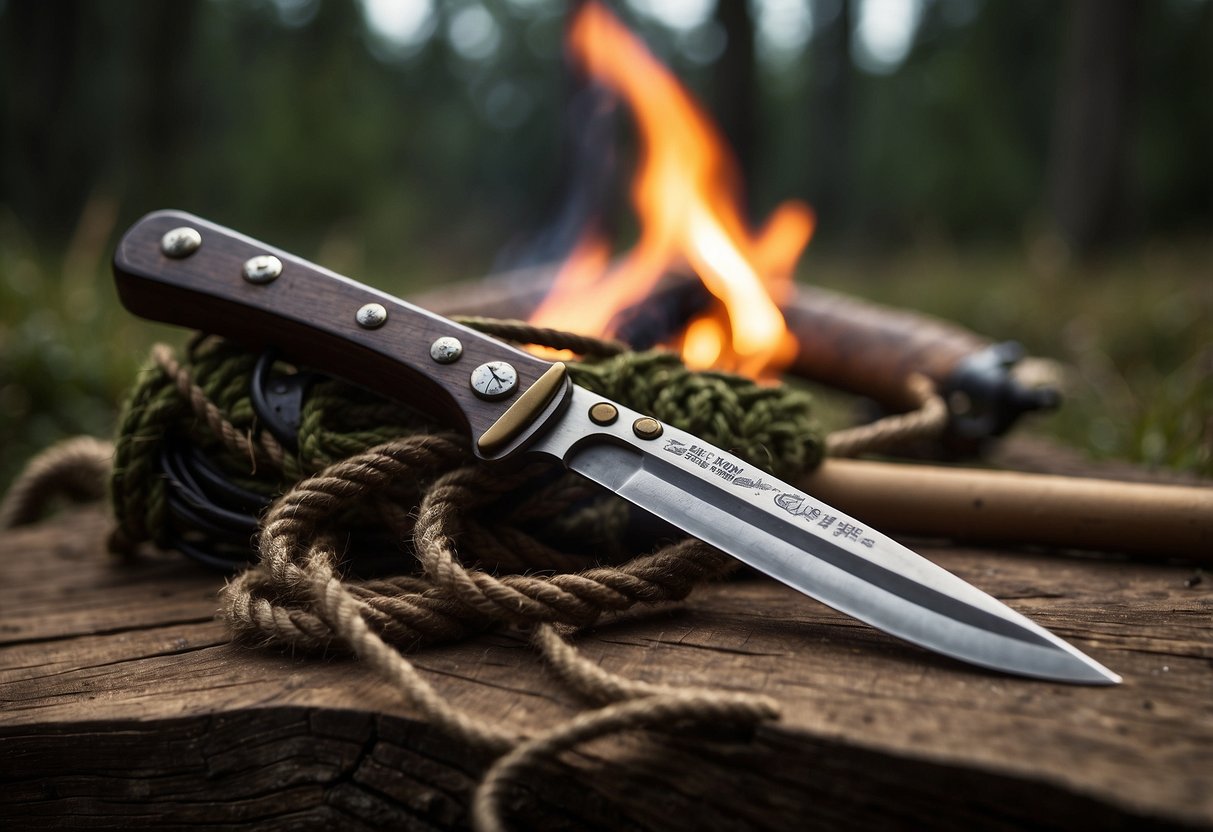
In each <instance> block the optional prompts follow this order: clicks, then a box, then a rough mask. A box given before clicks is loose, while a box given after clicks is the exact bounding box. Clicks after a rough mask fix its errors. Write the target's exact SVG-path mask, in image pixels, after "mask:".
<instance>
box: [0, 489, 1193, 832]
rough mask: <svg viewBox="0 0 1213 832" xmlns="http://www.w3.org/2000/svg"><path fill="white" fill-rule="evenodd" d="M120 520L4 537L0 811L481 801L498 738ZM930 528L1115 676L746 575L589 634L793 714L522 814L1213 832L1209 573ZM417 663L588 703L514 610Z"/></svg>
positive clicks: (517, 801) (630, 756) (441, 681)
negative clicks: (231, 635)
mask: <svg viewBox="0 0 1213 832" xmlns="http://www.w3.org/2000/svg"><path fill="white" fill-rule="evenodd" d="M106 526H107V521H106V520H105V518H104V517H103V516H102V514H101V513H100V512H99V511H96V510H84V511H79V510H78V511H76V512H74V513H70V514H67V515H65V516H62V517H61V518H59V519H57V520H55V521H54V522H50V523H46V524H43V525H41V526H36V527H31V528H28V529H25V530H20V531H12V532H6V533H3V535H0V547H3V551H4V552H5V557H4V558H3V559H2V560H0V703H2V705H0V828H13V829H27V828H46V827H51V826H54V827H59V828H63V827H68V828H87V827H97V826H122V827H149V826H158V827H166V826H167V827H171V828H195V827H202V826H208V827H214V826H216V825H236V824H241V825H247V824H249V823H256V824H257V825H258V827H259V828H269V829H286V828H291V829H297V828H332V827H336V828H371V827H375V828H380V827H385V826H389V825H392V826H403V827H405V828H416V829H460V828H464V827H465V826H466V824H467V814H466V806H467V800H468V796H469V792H470V789H471V788H472V786H473V784H474V783H475V781H476V779H477V778H478V777H479V776H480V774H481V773H482V772H483V770H484V768H485V766H486V765H487V764H488V762H489V761H488V760H487V759H485V758H484V756H483V755H481V754H478V753H475V752H473V751H471V750H469V749H467V748H463V747H460V746H458V745H455V744H453V743H452V742H451V741H449V740H448V739H447V738H445V737H444V736H442V735H441V734H440V733H438V732H437V731H436V730H435V729H434V728H433V727H431V726H429V725H427V724H425V722H424V720H422V719H421V718H420V717H419V716H418V714H417V713H416V712H414V711H412V710H411V709H410V708H409V707H408V706H407V705H405V704H404V703H403V702H402V700H401V698H400V696H399V694H398V692H397V691H394V690H393V689H392V688H391V687H390V686H389V685H388V684H386V683H384V682H382V681H380V680H379V679H378V678H376V677H374V676H373V675H372V674H370V673H369V672H368V671H367V669H366V668H365V667H363V666H362V665H360V664H359V663H358V662H356V661H351V660H346V659H341V658H331V659H329V660H316V659H305V658H297V657H292V656H289V655H285V654H282V653H279V652H274V651H268V650H258V649H251V648H248V647H242V646H234V645H232V644H230V643H228V637H227V634H226V633H225V631H224V628H223V626H222V625H221V624H220V623H219V622H217V621H215V620H214V619H213V611H214V609H215V606H216V601H215V593H216V591H217V590H218V588H219V586H220V585H221V583H222V578H220V577H217V576H216V575H215V574H214V573H210V572H206V571H203V570H201V569H199V568H198V567H196V566H195V565H193V564H191V563H190V562H188V561H185V560H184V559H182V558H180V557H179V556H176V555H174V554H172V553H148V554H147V555H146V556H145V557H143V558H141V559H140V560H138V561H136V562H134V563H123V562H119V561H117V560H114V559H112V558H110V557H109V556H108V555H106V554H105V553H104V552H103V551H102V546H103V544H102V540H103V537H104V533H105V529H106ZM917 548H919V549H920V550H921V551H923V552H924V553H925V554H927V556H929V557H931V558H933V559H934V560H936V561H937V562H939V563H940V564H941V565H943V566H945V567H946V568H948V569H950V570H952V571H954V572H956V573H957V574H958V575H960V577H962V578H964V579H966V580H968V581H971V582H972V583H974V584H975V585H977V586H979V587H981V588H983V589H985V590H987V591H990V592H991V593H993V594H994V595H995V596H997V597H999V598H1000V599H1002V600H1004V601H1006V602H1007V603H1009V604H1010V605H1011V606H1013V607H1015V608H1017V609H1018V610H1020V611H1022V612H1024V613H1026V614H1028V615H1030V616H1032V617H1033V618H1034V619H1036V620H1037V621H1039V622H1040V623H1041V624H1043V625H1044V626H1047V627H1049V628H1050V629H1052V630H1054V631H1055V632H1057V633H1058V634H1059V635H1061V636H1062V637H1064V638H1066V639H1067V640H1070V641H1072V642H1073V643H1074V644H1075V645H1076V646H1077V647H1078V648H1079V649H1082V650H1083V651H1085V652H1088V653H1089V654H1091V655H1092V656H1093V657H1095V658H1096V659H1098V660H1099V661H1101V662H1103V663H1105V664H1106V665H1108V666H1109V667H1111V668H1113V669H1114V670H1116V671H1117V672H1118V673H1121V674H1122V675H1123V676H1124V678H1125V683H1124V684H1123V685H1121V686H1118V687H1111V688H1078V687H1068V686H1063V685H1055V684H1050V683H1043V682H1034V681H1030V680H1024V679H1017V678H1011V677H1006V676H1001V675H997V674H993V673H986V672H982V671H979V670H975V669H973V668H971V667H968V666H966V665H961V664H958V663H955V662H952V661H949V660H946V659H943V658H940V657H938V656H934V655H931V654H928V653H926V652H924V651H922V650H919V649H917V648H914V647H911V646H908V645H905V644H902V643H901V642H898V641H896V640H894V639H892V638H890V637H888V636H886V635H884V634H882V633H880V632H877V631H875V630H873V629H871V628H869V627H866V626H864V625H861V624H858V623H856V622H855V621H853V620H851V619H848V618H846V617H845V616H842V615H840V614H837V613H834V612H833V611H831V610H829V609H827V608H825V607H822V606H820V605H818V604H816V603H814V602H812V601H810V600H808V599H806V598H804V597H803V596H800V595H799V594H797V593H795V592H792V591H790V590H787V589H785V588H783V587H780V586H778V585H777V584H775V583H774V582H771V581H768V580H765V579H761V578H753V577H744V578H742V579H740V580H736V581H731V582H728V583H722V584H716V585H711V586H706V587H703V588H701V589H700V590H697V591H696V592H695V593H694V594H692V596H691V598H690V599H689V600H688V601H687V602H685V603H684V604H683V605H680V606H679V607H677V608H675V609H664V610H661V611H654V612H649V613H647V614H636V615H628V616H624V617H621V618H619V619H616V620H612V621H608V622H605V623H604V624H602V625H601V626H599V627H596V628H595V629H594V630H592V631H590V632H588V633H586V634H584V635H583V636H581V637H580V638H579V639H578V643H579V645H580V646H581V647H582V649H583V650H584V651H585V652H586V653H587V654H588V655H589V656H590V657H591V658H593V659H594V660H596V661H598V662H600V663H601V664H602V666H604V667H605V668H608V669H610V670H614V671H619V672H623V673H625V674H629V675H631V676H633V677H637V678H641V679H645V680H648V681H652V682H664V683H670V684H696V685H704V686H710V687H720V688H727V689H730V690H740V691H757V692H762V693H765V694H768V695H770V696H773V697H775V698H776V699H777V700H778V701H780V702H781V703H782V705H783V708H784V715H783V718H782V720H781V721H780V722H778V723H776V724H774V725H772V726H770V727H767V728H763V729H761V730H759V731H758V732H757V733H756V734H755V735H754V736H753V737H750V738H746V737H738V736H730V735H727V734H724V735H711V734H709V735H703V734H700V735H694V736H680V737H678V738H677V739H659V738H654V737H649V736H634V737H628V738H626V739H623V740H619V741H608V742H599V743H596V744H594V745H591V746H589V747H588V748H586V749H583V750H580V751H579V752H577V753H574V754H566V755H565V756H564V757H563V758H562V759H563V763H564V765H562V766H560V767H551V768H545V769H543V770H541V771H539V772H536V773H535V775H534V777H533V779H532V780H531V781H530V783H529V785H528V786H527V787H525V788H522V789H521V790H519V791H518V792H517V794H516V795H515V797H514V798H513V799H512V801H511V805H510V807H509V808H510V812H511V815H510V822H511V823H512V824H513V827H514V828H520V829H521V828H536V829H567V828H603V829H605V828H632V829H790V828H803V827H806V826H814V825H817V826H822V827H825V828H839V829H867V828H881V829H885V828H893V829H897V828H905V829H910V828H915V829H922V828H931V829H956V830H961V829H963V830H969V829H973V828H983V829H987V828H988V829H1020V828H1033V829H1036V828H1045V829H1048V828H1056V829H1062V828H1065V829H1073V828H1101V829H1142V828H1196V829H1213V706H1211V704H1210V703H1213V616H1211V615H1210V613H1211V612H1213V582H1211V581H1209V580H1208V579H1207V578H1205V577H1203V576H1202V575H1201V573H1200V572H1199V571H1194V570H1193V569H1192V568H1191V567H1183V566H1173V565H1164V564H1158V563H1141V562H1132V561H1127V562H1126V561H1104V560H1097V559H1090V558H1085V559H1067V558H1058V557H1049V556H1043V555H1039V554H1032V553H1023V552H1018V553H1011V552H1005V551H1000V550H992V549H987V550H976V549H970V548H954V547H947V546H941V545H928V546H922V545H919V546H917ZM415 660H416V663H417V664H418V665H419V666H420V667H421V668H422V669H423V670H425V671H426V672H427V676H428V677H429V678H430V679H431V680H432V682H433V683H434V684H435V685H436V686H437V687H438V689H439V691H440V692H441V693H442V695H443V696H445V697H446V698H448V699H449V700H450V701H451V702H453V703H455V704H457V705H458V706H460V707H464V708H468V709H471V710H473V711H476V712H479V713H483V714H487V713H492V714H498V715H500V720H501V721H502V722H503V723H509V724H513V725H516V726H518V727H519V728H521V729H526V730H532V731H533V730H538V729H540V728H542V727H545V726H548V725H550V724H552V723H554V722H555V721H556V720H560V719H563V718H566V717H568V716H569V715H571V714H573V713H575V712H576V711H577V710H578V709H579V708H580V707H581V703H579V702H578V701H577V700H576V699H575V698H573V697H572V696H571V695H570V693H569V692H568V691H566V690H565V689H563V688H562V687H561V686H560V685H559V684H558V683H556V682H555V681H554V680H553V679H552V678H551V677H550V676H548V675H546V674H545V672H544V669H543V667H542V666H541V662H539V661H538V659H536V658H535V656H534V655H533V654H532V653H531V652H530V651H529V650H528V649H526V647H525V642H524V640H523V638H522V637H521V636H520V635H518V634H512V633H508V632H506V633H496V634H491V635H487V636H483V637H480V638H477V639H475V640H473V641H470V642H467V643H463V644H456V645H451V646H447V647H441V648H434V649H427V650H426V651H424V652H423V653H421V654H419V655H417V656H416V657H415Z"/></svg>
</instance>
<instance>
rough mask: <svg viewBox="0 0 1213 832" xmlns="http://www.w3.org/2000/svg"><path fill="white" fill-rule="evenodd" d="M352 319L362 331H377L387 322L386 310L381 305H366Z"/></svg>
mask: <svg viewBox="0 0 1213 832" xmlns="http://www.w3.org/2000/svg"><path fill="white" fill-rule="evenodd" d="M354 319H355V320H356V321H358V326H360V327H362V328H363V329H378V328H379V327H381V326H383V324H384V322H385V321H387V310H386V309H384V308H383V304H381V303H368V304H366V305H365V306H363V307H362V308H361V309H359V310H358V312H357V314H355V315H354Z"/></svg>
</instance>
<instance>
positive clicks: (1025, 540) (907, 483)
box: [799, 459, 1213, 563]
mask: <svg viewBox="0 0 1213 832" xmlns="http://www.w3.org/2000/svg"><path fill="white" fill-rule="evenodd" d="M799 484H800V486H801V487H802V488H804V489H805V490H806V491H807V492H808V493H810V494H812V495H813V496H815V497H819V498H821V499H822V500H825V501H826V502H828V503H830V504H832V505H835V506H837V507H838V508H840V509H842V510H843V511H846V512H848V513H851V514H854V515H855V516H856V517H858V518H859V519H860V520H864V521H866V522H868V523H871V524H872V525H873V526H877V527H879V528H881V529H883V530H885V531H889V532H900V533H903V534H912V535H924V536H929V537H941V538H948V539H952V540H967V541H973V542H987V543H994V542H998V543H1018V544H1025V545H1042V546H1054V547H1060V548H1072V549H1084V550H1090V551H1112V552H1132V553H1136V554H1141V555H1150V556H1154V557H1159V558H1165V557H1179V558H1187V559H1191V560H1194V561H1197V562H1203V563H1210V562H1213V487H1200V486H1186V485H1156V484H1147V483H1130V482H1120V481H1115V480H1104V479H1088V478H1081V477H1062V476H1055V475H1044V474H1024V473H1018V472H1011V471H987V470H981V469H972V468H945V467H940V466H931V465H905V464H889V463H883V462H868V461H863V460H846V459H828V460H826V462H825V463H824V464H823V465H822V466H821V468H819V469H818V470H817V471H815V472H813V473H812V474H810V475H808V476H807V477H805V478H804V479H803V480H801V482H800V483H799Z"/></svg>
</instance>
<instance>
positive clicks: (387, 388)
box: [114, 211, 552, 437]
mask: <svg viewBox="0 0 1213 832" xmlns="http://www.w3.org/2000/svg"><path fill="white" fill-rule="evenodd" d="M178 229H193V230H194V231H195V232H197V235H198V237H200V239H201V243H200V244H199V245H197V247H196V249H195V250H192V251H186V250H188V249H190V248H191V247H192V246H190V245H188V244H187V245H184V246H182V247H180V248H179V249H177V250H174V249H173V247H172V246H171V245H166V244H165V242H164V241H165V235H166V234H169V233H170V232H173V231H175V230H178ZM177 236H178V239H180V237H181V233H180V232H178V235H177ZM186 236H187V237H192V235H188V234H187V235H186ZM166 249H167V250H168V251H170V252H173V253H174V254H175V255H176V256H170V254H167V253H166ZM267 255H268V256H270V257H275V258H277V259H278V261H279V262H280V263H281V272H280V274H278V276H277V277H274V278H272V279H269V280H265V279H264V277H261V278H260V279H261V281H262V282H255V280H250V279H249V278H247V277H246V276H245V269H246V264H248V263H249V261H250V260H252V259H253V258H257V257H263V256H267ZM262 262H263V264H264V261H262ZM270 265H271V266H272V261H271V263H270ZM254 271H255V270H254ZM271 271H272V269H271ZM114 278H115V281H116V283H117V287H118V295H119V297H120V298H121V300H122V303H123V305H125V306H126V308H127V309H129V310H130V311H131V312H134V313H135V314H136V315H140V316H142V317H145V318H149V319H152V320H156V321H162V322H164V323H170V324H177V325H180V326H186V327H192V328H194V329H199V330H202V331H204V332H210V333H214V334H216V335H222V336H223V337H225V338H230V339H232V340H235V341H238V342H240V343H243V344H245V345H246V346H249V347H251V348H254V349H258V348H264V347H270V346H272V347H275V348H277V349H279V350H281V351H282V353H283V355H284V357H285V358H287V359H289V360H290V361H292V362H296V363H299V364H303V365H306V366H309V367H312V368H315V369H317V370H321V371H323V372H326V373H329V374H331V375H334V376H338V377H341V378H344V379H347V380H349V381H352V382H354V383H356V384H359V385H361V386H363V387H366V388H368V389H370V390H373V391H375V392H377V393H380V394H382V395H384V396H387V397H389V398H393V399H396V400H398V401H401V402H405V403H407V404H409V405H412V406H416V407H418V408H420V409H422V410H425V411H427V412H430V413H432V414H434V415H436V416H438V417H440V418H443V419H444V420H446V421H448V422H449V423H450V424H451V425H452V427H458V426H460V425H463V426H466V427H467V428H468V429H470V431H471V434H472V435H473V436H475V437H481V436H483V435H484V434H485V432H486V431H488V430H489V428H490V427H491V426H493V425H494V424H495V423H497V421H498V419H499V418H500V417H501V416H502V414H503V413H504V412H505V411H506V410H507V409H508V408H509V407H510V405H511V404H513V403H514V402H515V401H517V400H518V399H519V398H520V396H521V393H522V392H523V391H526V390H528V389H529V388H530V387H531V386H532V385H533V384H534V382H535V381H536V380H538V379H539V378H540V377H541V376H543V375H544V373H545V372H546V371H547V370H549V368H551V367H552V365H551V364H549V363H548V362H546V361H542V360H540V359H538V358H536V357H534V356H532V355H528V354H527V353H524V352H521V351H519V350H517V349H514V348H513V347H511V346H509V345H507V344H503V343H502V342H500V341H497V340H494V339H492V338H489V337H487V336H485V335H482V334H481V333H479V332H476V331H475V330H472V329H468V328H467V327H464V326H460V325H459V324H456V323H454V322H453V321H449V320H447V319H445V318H442V317H440V316H438V315H435V314H433V313H432V312H427V311H425V310H423V309H420V308H418V307H416V306H413V305H411V304H408V303H405V302H404V301H402V300H399V299H397V298H394V297H392V296H390V295H387V294H385V293H383V292H379V291H377V290H375V289H371V288H369V287H367V286H363V285H362V284H359V283H356V282H355V281H353V280H350V279H349V278H345V277H342V276H340V275H338V274H335V273H334V272H331V271H328V270H327V269H324V268H321V267H320V266H317V265H314V264H312V263H309V262H307V261H306V260H303V259H301V258H298V257H295V256H293V255H291V254H288V253H286V252H284V251H281V250H279V249H276V248H273V247H271V246H267V245H265V244H264V243H260V242H258V241H256V240H252V239H250V238H248V237H245V236H243V235H241V234H237V233H236V232H234V231H231V230H230V229H227V228H223V227H221V226H218V225H215V224H213V223H210V222H207V221H206V220H203V219H200V218H198V217H195V216H192V215H190V214H186V213H183V212H180V211H157V212H155V213H152V214H148V215H147V216H146V217H144V218H143V219H141V220H139V221H138V222H137V223H135V225H134V226H132V227H131V228H130V230H128V231H127V232H126V234H125V235H124V236H123V238H122V240H121V241H120V242H119V243H118V248H117V251H116V252H115V253H114ZM366 304H379V305H381V306H382V307H383V310H384V311H385V312H386V319H385V320H384V321H383V322H382V324H380V325H378V326H374V327H368V326H365V325H363V324H360V323H359V321H358V320H357V315H358V312H359V310H360V309H361V308H362V307H363V306H365V305H366ZM443 336H450V337H453V338H456V339H458V341H459V342H460V344H461V346H462V354H461V355H460V356H459V357H458V358H457V359H456V360H454V361H453V362H451V363H440V362H438V361H436V360H435V359H434V358H433V357H431V353H430V348H431V345H432V344H433V343H434V342H435V341H436V340H437V339H438V338H440V337H443ZM492 361H503V362H507V363H508V364H509V365H511V366H512V367H513V368H514V370H515V372H516V373H517V384H516V385H515V386H514V387H513V388H512V390H511V391H510V393H509V394H508V395H504V396H502V397H501V398H497V399H494V400H486V399H484V398H482V397H481V396H479V395H477V393H476V392H474V390H473V387H472V384H471V374H472V372H473V370H474V369H475V368H477V367H479V366H480V365H482V364H486V363H488V362H492ZM494 384H495V382H494ZM493 392H496V390H494V391H493ZM550 411H551V408H548V409H547V410H545V412H544V415H547V414H548V413H549V412H550Z"/></svg>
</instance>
